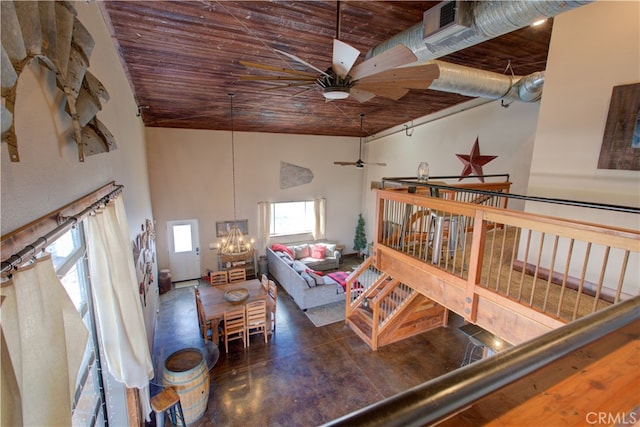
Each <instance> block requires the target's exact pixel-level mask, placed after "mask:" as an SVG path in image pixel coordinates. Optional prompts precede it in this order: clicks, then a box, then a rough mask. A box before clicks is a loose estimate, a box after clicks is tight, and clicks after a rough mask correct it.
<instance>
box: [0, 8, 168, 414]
mask: <svg viewBox="0 0 640 427" xmlns="http://www.w3.org/2000/svg"><path fill="white" fill-rule="evenodd" d="M74 6H75V7H76V11H77V12H78V18H79V20H80V21H81V22H82V23H83V25H84V26H85V27H86V28H87V29H88V31H89V33H90V34H91V35H92V37H93V38H94V40H95V47H94V50H93V53H92V56H91V58H90V67H89V69H90V71H91V72H92V73H93V74H94V75H95V76H96V77H97V78H98V80H100V81H101V82H102V83H103V84H104V86H105V87H106V89H107V91H108V92H109V95H110V98H111V99H110V101H109V102H106V103H104V105H103V110H102V111H101V112H100V113H98V118H99V119H100V120H101V121H102V122H103V123H104V124H105V125H106V127H107V128H108V129H109V130H110V131H111V132H112V133H113V135H114V137H115V140H116V143H117V145H118V149H117V150H115V151H113V152H111V153H103V154H99V155H95V156H87V157H86V158H85V162H84V163H80V162H79V161H78V152H77V149H76V144H75V142H74V141H73V140H72V138H71V129H72V124H71V120H70V118H69V117H68V115H67V113H65V112H64V109H63V108H62V101H61V100H62V98H63V95H62V93H61V92H60V91H59V90H58V89H57V87H56V84H55V77H54V75H53V74H52V73H51V72H50V71H48V70H46V69H45V68H44V67H42V66H40V65H38V64H37V63H36V62H32V63H31V64H30V65H29V67H28V68H27V69H25V70H24V71H23V73H22V74H21V77H20V80H19V82H18V89H17V102H16V108H15V126H16V135H17V138H18V150H19V153H20V162H19V163H12V162H10V159H9V154H8V150H7V147H6V145H5V144H3V145H2V147H0V148H1V150H0V157H1V159H0V161H1V166H0V168H1V169H0V171H1V183H2V193H1V200H2V205H1V210H2V234H3V235H4V234H6V233H8V232H11V231H13V230H15V229H17V228H18V227H20V226H22V225H24V224H28V223H29V222H31V221H33V220H35V219H37V218H39V217H41V216H43V215H45V214H47V213H48V212H51V211H53V210H55V209H57V208H59V207H62V206H64V205H65V204H67V203H69V202H72V201H73V200H75V199H77V198H79V197H81V196H84V195H85V194H88V193H90V192H92V191H94V190H96V189H97V188H99V187H101V186H103V185H104V184H107V183H109V182H110V181H116V182H117V183H118V184H123V185H124V186H125V191H124V202H125V208H126V211H127V216H128V222H129V230H130V236H131V239H132V240H133V238H134V237H135V235H136V234H138V233H139V232H140V226H141V225H142V224H143V223H144V220H145V219H147V218H153V214H152V210H151V199H150V196H149V180H148V174H147V164H146V155H145V145H144V127H143V124H142V122H141V121H140V119H139V118H137V117H136V111H137V107H136V104H135V102H134V99H133V96H132V93H131V90H130V88H129V84H128V82H127V80H126V77H125V74H124V72H123V69H122V66H121V65H120V64H121V63H120V60H119V57H118V55H117V53H116V50H115V48H114V46H113V43H112V41H111V37H110V35H109V33H108V31H107V28H106V26H105V23H104V21H103V19H102V16H101V14H100V12H99V10H98V6H97V3H96V2H91V3H87V2H75V3H74ZM2 255H3V257H5V256H7V257H8V256H9V255H11V254H2ZM132 257H133V254H132ZM157 307H158V296H157V292H153V293H152V294H151V295H150V296H148V298H147V307H146V309H145V310H144V315H145V322H146V327H147V339H148V344H149V348H150V349H152V345H153V333H154V329H155V314H156V309H157ZM121 397H122V400H121V401H119V402H112V404H114V405H116V407H115V409H114V410H115V411H116V412H113V414H114V416H115V417H116V418H114V419H112V421H114V420H115V422H116V424H118V423H122V424H124V423H127V419H126V410H125V409H124V408H126V407H125V406H124V405H125V402H124V393H122V395H121ZM118 405H119V406H118ZM112 409H113V408H112Z"/></svg>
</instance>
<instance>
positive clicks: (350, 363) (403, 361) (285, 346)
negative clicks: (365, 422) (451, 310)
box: [151, 287, 467, 427]
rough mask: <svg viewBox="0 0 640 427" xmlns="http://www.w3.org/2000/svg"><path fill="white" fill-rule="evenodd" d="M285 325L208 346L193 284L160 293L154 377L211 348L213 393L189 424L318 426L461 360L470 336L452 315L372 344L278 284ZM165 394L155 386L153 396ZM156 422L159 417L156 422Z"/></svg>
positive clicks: (281, 318)
mask: <svg viewBox="0 0 640 427" xmlns="http://www.w3.org/2000/svg"><path fill="white" fill-rule="evenodd" d="M276 322H277V329H276V333H275V335H274V336H271V337H270V339H269V342H268V343H267V344H265V343H264V341H263V340H262V337H261V336H256V335H254V336H252V337H251V346H250V347H249V348H247V349H243V348H242V342H241V341H232V342H231V343H230V348H229V353H228V354H225V352H224V344H222V345H221V346H220V349H221V350H222V351H219V350H218V347H216V346H213V344H212V343H211V341H209V343H208V345H205V344H204V340H203V339H202V338H201V337H200V335H199V330H198V324H197V316H196V309H195V299H194V293H193V288H183V289H173V290H171V291H169V292H167V293H165V294H163V295H161V296H160V314H159V318H158V323H157V329H156V337H155V343H154V354H153V358H154V365H155V367H156V377H157V378H159V380H155V379H154V381H153V383H158V382H159V383H161V381H162V367H163V364H164V360H165V359H166V358H167V357H168V356H169V355H171V354H172V353H173V352H174V351H176V350H179V349H182V348H185V347H196V348H199V349H201V350H202V352H203V353H204V354H205V355H206V359H207V366H208V367H209V369H210V371H209V375H210V383H211V385H210V393H209V399H208V403H207V410H206V412H205V414H204V415H203V416H202V417H201V418H200V419H199V420H197V421H196V422H194V423H192V424H191V426H213V425H216V426H242V427H245V426H287V427H291V426H311V425H319V424H322V423H325V422H328V421H331V420H333V419H335V418H338V417H340V416H342V415H345V414H348V413H350V412H352V411H355V410H356V409H359V408H362V407H364V406H366V405H369V404H372V403H374V402H377V401H379V400H382V399H384V398H387V397H390V396H392V395H394V394H396V393H399V392H401V391H403V390H406V389H408V388H411V387H413V386H416V385H418V384H421V383H423V382H425V381H428V380H430V379H432V378H435V377H438V376H440V375H442V374H445V373H447V372H449V371H452V370H454V369H456V368H458V367H459V366H460V362H461V360H462V357H463V354H464V351H465V346H466V344H467V338H466V336H465V335H463V334H462V333H461V332H460V331H459V330H458V328H457V327H458V326H460V325H461V324H462V320H461V318H460V317H458V316H457V315H455V314H451V315H450V320H449V326H448V327H446V328H437V329H435V330H432V331H429V332H427V333H423V334H421V335H418V336H415V337H412V338H409V339H407V340H404V341H402V342H399V343H395V344H391V345H388V346H385V347H382V348H380V349H378V351H372V350H370V348H369V347H368V346H367V345H366V344H365V343H364V342H363V341H362V340H360V338H358V337H357V336H356V335H355V333H353V332H352V331H351V329H350V328H349V327H348V326H346V325H345V323H344V322H339V323H334V324H331V325H327V326H324V327H321V328H316V327H315V326H314V325H313V324H312V323H311V321H310V320H309V319H308V318H307V316H306V315H305V314H304V313H303V312H302V311H301V310H300V309H299V308H298V306H297V305H296V304H295V303H294V302H293V300H292V299H291V297H289V296H288V295H287V293H286V292H285V291H284V289H282V288H281V287H279V289H278V308H277V316H276ZM158 391H159V388H158V387H157V386H154V385H153V384H152V387H151V395H152V396H153V395H154V394H155V393H157V392H158ZM152 424H153V423H152Z"/></svg>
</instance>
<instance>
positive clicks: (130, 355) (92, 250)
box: [87, 197, 153, 420]
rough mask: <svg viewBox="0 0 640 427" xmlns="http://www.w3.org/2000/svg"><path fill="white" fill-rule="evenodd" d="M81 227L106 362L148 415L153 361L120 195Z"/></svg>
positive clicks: (112, 372) (114, 375) (110, 370)
mask: <svg viewBox="0 0 640 427" xmlns="http://www.w3.org/2000/svg"><path fill="white" fill-rule="evenodd" d="M87 228H88V239H87V242H88V244H87V250H88V258H89V271H90V274H91V285H92V288H93V296H94V301H95V307H96V312H97V317H98V324H99V333H100V336H101V338H102V342H103V344H104V350H105V359H106V361H107V366H108V368H109V372H110V373H111V374H112V375H113V377H114V378H115V379H116V380H117V381H119V382H122V383H124V384H125V385H126V386H127V387H129V388H137V389H138V390H139V395H140V402H141V405H142V413H143V414H145V417H146V418H147V420H149V413H150V412H151V406H150V403H149V388H148V386H149V381H150V380H151V379H152V378H153V364H152V362H151V355H150V354H149V348H148V345H147V335H146V332H145V324H144V317H143V314H142V307H141V306H140V297H139V289H138V283H137V279H136V272H135V266H134V264H133V252H132V247H131V241H130V239H129V235H128V226H127V219H126V214H125V210H124V203H123V201H122V197H117V198H116V199H115V200H113V201H111V203H109V204H108V205H107V206H106V207H105V208H104V209H103V210H101V211H99V212H98V213H96V214H95V215H92V216H89V217H88V218H87Z"/></svg>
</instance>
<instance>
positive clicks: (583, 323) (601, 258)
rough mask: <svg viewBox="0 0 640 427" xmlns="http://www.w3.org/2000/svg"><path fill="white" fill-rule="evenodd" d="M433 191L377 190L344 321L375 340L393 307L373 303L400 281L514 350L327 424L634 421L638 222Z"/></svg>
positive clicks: (480, 193)
mask: <svg viewBox="0 0 640 427" xmlns="http://www.w3.org/2000/svg"><path fill="white" fill-rule="evenodd" d="M418 186H419V185H418ZM438 189H439V190H440V191H439V192H437V193H436V192H435V191H433V190H431V189H422V188H415V189H409V188H408V187H404V188H400V189H391V190H390V189H387V190H381V191H379V192H378V195H377V204H378V205H377V206H378V213H377V232H376V238H375V242H374V250H373V255H372V256H371V257H369V258H368V259H367V260H366V261H365V262H364V263H363V264H362V265H361V266H360V267H359V268H358V269H357V270H356V271H354V273H352V274H351V275H350V276H349V278H348V279H347V283H348V286H347V301H348V304H347V309H346V314H347V319H346V320H347V324H349V325H350V326H351V327H352V328H355V329H354V330H355V332H356V333H358V335H360V336H361V337H363V339H365V340H367V342H369V344H370V345H371V346H372V348H374V349H375V348H377V347H376V346H377V345H378V344H380V342H379V337H378V336H376V333H375V332H376V331H379V330H381V329H382V328H380V324H381V322H382V321H385V322H388V321H389V320H388V319H391V318H393V317H394V316H397V312H396V311H395V310H394V311H393V312H386V311H385V310H384V309H383V308H382V304H375V303H372V301H373V299H375V298H377V297H378V295H379V294H380V293H378V294H375V292H376V291H377V290H378V289H388V288H389V286H391V285H396V284H401V285H402V286H409V287H410V288H411V289H413V290H414V291H415V292H413V293H411V297H412V298H413V297H414V296H415V295H416V294H417V295H422V296H425V297H428V298H430V299H433V300H435V301H437V302H438V303H439V304H442V305H444V306H446V307H447V308H449V309H452V310H454V311H456V312H457V313H459V314H461V315H462V316H464V317H465V318H466V319H467V320H469V321H471V322H473V323H476V324H478V325H480V326H481V327H483V328H485V329H487V330H489V331H490V332H493V333H494V334H495V335H497V336H499V337H502V338H505V339H507V340H508V341H510V342H511V343H513V344H518V345H515V346H513V347H511V348H510V349H508V350H505V351H502V352H500V353H497V354H495V355H493V356H492V357H491V358H488V359H485V360H481V361H478V362H474V363H472V364H470V365H468V366H465V367H463V368H460V369H456V370H455V371H452V372H450V373H449V374H446V375H445V376H443V377H440V378H436V379H434V380H432V381H429V382H427V383H425V384H422V385H420V386H418V387H415V388H413V389H411V390H408V391H407V392H404V393H400V394H398V395H397V396H393V397H392V398H389V399H386V400H384V401H382V402H378V403H376V404H373V405H371V406H369V407H367V408H363V409H361V410H358V411H356V412H354V413H352V414H348V415H345V416H344V417H342V418H340V419H337V420H334V421H333V422H330V423H328V424H326V425H327V426H329V425H331V426H334V425H335V426H338V425H349V426H353V425H384V426H390V425H398V426H400V425H435V424H439V425H445V426H449V425H450V426H454V425H460V424H461V423H468V422H469V420H474V422H477V423H478V424H491V423H494V424H495V423H498V424H500V423H504V424H509V425H520V424H523V423H527V422H531V420H532V419H536V420H538V421H540V422H542V423H543V424H548V425H552V424H553V425H555V424H558V425H559V424H563V425H565V424H566V425H568V424H572V425H573V424H593V423H594V418H593V417H594V416H595V417H598V416H602V415H605V416H606V417H609V418H607V419H608V421H605V422H612V423H616V422H619V421H622V422H623V423H627V422H629V420H632V423H633V422H636V420H637V419H640V418H639V417H640V414H638V411H637V408H638V398H637V393H635V391H636V390H637V385H638V378H639V377H638V369H639V368H640V365H639V362H638V334H637V330H638V327H639V326H640V311H639V309H640V295H639V294H640V292H639V288H640V284H639V283H638V282H639V281H640V274H639V273H640V272H639V268H640V231H638V230H627V229H621V228H617V227H610V226H606V225H595V224H586V223H583V222H578V221H570V220H565V219H559V218H552V217H549V216H542V215H535V214H528V213H523V212H514V211H509V210H506V209H504V208H495V207H493V206H506V204H502V202H499V203H497V204H496V202H495V200H493V201H492V200H491V199H492V197H495V198H503V197H508V198H513V197H514V195H511V194H509V195H506V196H505V195H504V194H503V193H498V194H495V195H494V194H491V192H487V191H485V190H483V189H477V188H466V189H460V188H458V189H455V188H453V189H449V188H446V186H439V188H438ZM463 192H468V193H473V196H464V195H463V194H461V193H463ZM432 194H434V195H438V196H439V197H430V196H431V195H432ZM452 195H454V196H453V197H452ZM444 197H446V199H445V198H444ZM464 197H468V199H467V203H460V202H458V201H454V200H463V199H464ZM515 197H516V198H525V197H523V196H515ZM472 200H473V201H476V202H477V201H480V200H481V201H482V204H483V206H479V205H478V203H472ZM535 201H545V202H548V201H549V200H548V199H546V200H542V199H541V198H535ZM553 202H557V203H560V204H564V205H573V206H583V205H585V207H594V208H597V209H610V210H612V211H616V212H625V213H630V214H632V215H637V214H638V213H640V209H638V208H628V207H621V206H611V207H609V206H605V205H597V204H584V203H582V202H573V201H566V200H554V201H553ZM486 205H489V206H486ZM587 205H589V206H587ZM364 301H367V304H366V305H367V306H368V307H370V308H371V307H373V309H372V311H374V312H375V311H376V310H377V311H378V312H379V314H378V315H375V313H374V315H373V316H372V323H371V324H373V325H374V326H373V327H370V328H371V329H373V330H372V331H365V332H367V333H365V332H362V331H360V332H359V331H358V330H357V328H358V327H359V326H360V323H361V322H359V321H358V314H359V313H361V312H362V309H361V307H362V305H363V303H364ZM400 304H402V302H401V303H400ZM352 319H355V320H352ZM376 319H378V325H377V326H376V324H375V321H376ZM365 329H366V328H365ZM578 350H580V351H578ZM532 384H534V385H535V386H534V387H532ZM593 384H598V385H601V386H599V387H596V388H594V387H593ZM549 396H553V398H550V397H549ZM583 396H585V398H584V399H583V398H582V397H583ZM594 401H597V402H598V405H597V407H594V404H593V402H594ZM549 407H551V408H552V410H550V411H549V410H548V408H549ZM554 408H555V410H554ZM594 411H595V412H594ZM589 417H591V418H589ZM611 417H614V418H611ZM612 420H613V421H612Z"/></svg>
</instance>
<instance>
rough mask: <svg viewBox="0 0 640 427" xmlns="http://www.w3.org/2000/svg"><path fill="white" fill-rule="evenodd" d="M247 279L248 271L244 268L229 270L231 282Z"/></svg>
mask: <svg viewBox="0 0 640 427" xmlns="http://www.w3.org/2000/svg"><path fill="white" fill-rule="evenodd" d="M245 280H247V272H246V270H245V269H244V268H234V269H231V270H229V283H234V282H243V281H245Z"/></svg>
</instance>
